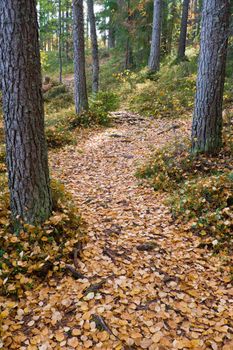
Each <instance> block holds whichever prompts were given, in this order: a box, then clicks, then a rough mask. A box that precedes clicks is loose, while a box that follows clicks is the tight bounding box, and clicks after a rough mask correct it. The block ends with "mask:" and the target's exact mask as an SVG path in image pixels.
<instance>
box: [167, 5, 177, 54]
mask: <svg viewBox="0 0 233 350" xmlns="http://www.w3.org/2000/svg"><path fill="white" fill-rule="evenodd" d="M175 1H176V0H172V2H171V10H170V11H171V13H170V19H169V21H168V38H167V53H168V54H171V52H172V39H173V31H174V25H175V20H176V2H175Z"/></svg>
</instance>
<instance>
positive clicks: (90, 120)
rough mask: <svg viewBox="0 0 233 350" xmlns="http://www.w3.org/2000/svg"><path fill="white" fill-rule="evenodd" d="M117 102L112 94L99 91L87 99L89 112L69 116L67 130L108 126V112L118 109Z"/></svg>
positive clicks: (116, 98)
mask: <svg viewBox="0 0 233 350" xmlns="http://www.w3.org/2000/svg"><path fill="white" fill-rule="evenodd" d="M118 105H119V100H118V97H117V96H116V94H114V93H112V92H103V91H100V92H98V93H97V94H95V95H92V96H91V97H90V98H89V111H87V112H83V113H80V114H79V115H71V117H70V118H69V120H68V122H69V125H70V127H69V129H70V130H72V129H74V128H77V127H82V126H83V127H88V126H91V125H103V126H108V125H109V124H110V118H109V112H111V111H114V110H115V109H117V108H118Z"/></svg>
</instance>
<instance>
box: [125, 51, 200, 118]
mask: <svg viewBox="0 0 233 350" xmlns="http://www.w3.org/2000/svg"><path fill="white" fill-rule="evenodd" d="M192 54H193V55H194V53H192ZM171 62H172V61H171V60H170V61H169V60H168V61H167V62H165V63H164V65H163V66H162V67H161V70H160V72H159V73H157V74H151V73H149V72H148V71H146V70H145V69H144V70H142V71H141V72H140V73H138V77H135V78H134V81H132V77H131V81H130V89H129V84H128V85H127V86H126V84H123V86H122V90H121V94H123V95H124V96H125V94H126V95H127V96H128V98H127V99H126V102H125V107H126V108H127V109H129V110H132V111H134V112H138V113H141V114H143V115H145V116H151V115H152V116H155V117H171V118H172V117H176V116H177V114H178V115H179V116H182V115H187V114H190V112H191V111H192V108H193V103H194V93H195V86H196V56H195V55H194V56H193V57H192V59H190V61H188V62H182V63H180V64H179V65H174V64H171Z"/></svg>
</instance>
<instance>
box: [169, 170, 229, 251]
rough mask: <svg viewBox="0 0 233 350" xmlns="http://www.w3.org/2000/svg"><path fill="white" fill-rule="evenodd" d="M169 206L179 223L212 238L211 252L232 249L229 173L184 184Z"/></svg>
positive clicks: (171, 199) (171, 198) (173, 196)
mask: <svg viewBox="0 0 233 350" xmlns="http://www.w3.org/2000/svg"><path fill="white" fill-rule="evenodd" d="M169 204H170V206H171V210H172V214H173V217H174V218H175V219H177V220H178V221H179V222H189V223H190V226H191V227H192V230H193V231H194V232H195V233H197V234H199V235H201V236H208V237H214V238H215V240H214V244H213V246H214V249H215V250H219V249H220V248H221V249H222V248H225V247H227V249H232V248H233V247H232V243H233V236H232V234H233V173H228V172H226V173H224V174H222V175H217V176H214V175H213V176H208V177H205V178H200V177H199V178H197V179H195V180H191V181H187V182H185V183H184V185H183V186H182V188H181V189H180V190H179V191H178V192H176V193H175V194H173V195H172V196H171V197H170V200H169ZM212 241H213V240H212Z"/></svg>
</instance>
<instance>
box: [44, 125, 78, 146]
mask: <svg viewBox="0 0 233 350" xmlns="http://www.w3.org/2000/svg"><path fill="white" fill-rule="evenodd" d="M46 139H47V144H48V147H49V148H59V147H63V146H65V145H71V144H75V138H74V135H73V134H72V133H71V132H70V131H69V130H68V129H67V127H63V125H62V124H61V125H59V124H58V125H57V126H52V127H47V128H46Z"/></svg>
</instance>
